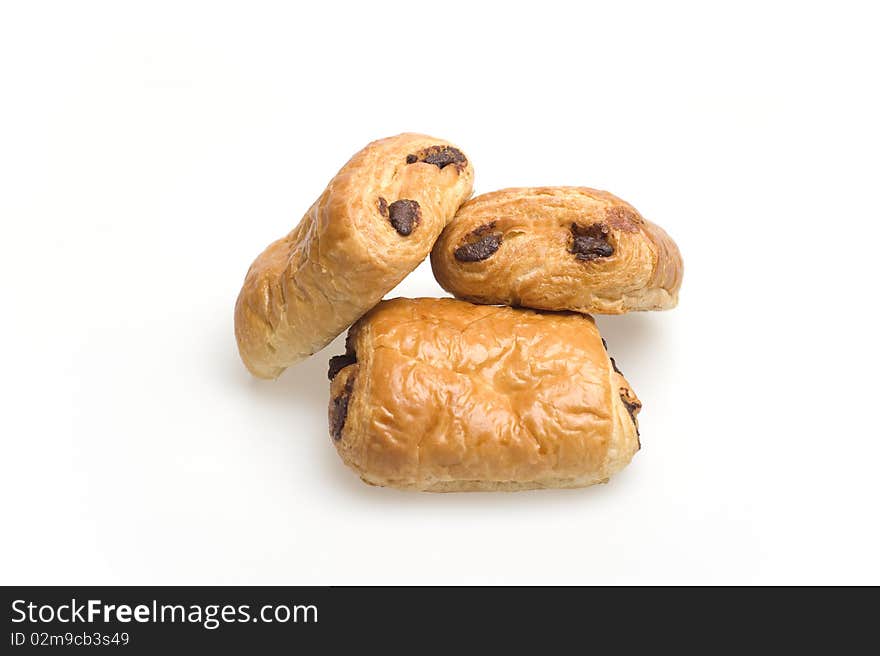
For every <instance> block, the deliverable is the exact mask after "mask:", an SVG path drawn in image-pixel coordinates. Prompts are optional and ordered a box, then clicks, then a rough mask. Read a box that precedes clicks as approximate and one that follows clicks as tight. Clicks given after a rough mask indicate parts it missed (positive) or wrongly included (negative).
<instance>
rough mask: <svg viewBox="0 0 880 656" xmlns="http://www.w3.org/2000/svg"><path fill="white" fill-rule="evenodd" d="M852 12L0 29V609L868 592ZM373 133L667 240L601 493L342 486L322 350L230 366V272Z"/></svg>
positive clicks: (870, 195) (91, 20) (113, 22)
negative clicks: (473, 589) (755, 588)
mask: <svg viewBox="0 0 880 656" xmlns="http://www.w3.org/2000/svg"><path fill="white" fill-rule="evenodd" d="M612 4H613V5H614V8H613V9H612V8H610V5H612ZM806 4H809V5H811V6H805V5H806ZM869 7H870V4H869V3H864V4H862V5H850V4H848V3H840V2H835V3H827V4H826V6H825V7H824V8H821V7H816V6H812V3H792V4H791V5H783V4H779V3H766V2H761V3H754V4H751V3H746V4H744V3H735V4H731V5H729V6H728V7H727V8H720V7H718V6H715V5H714V4H713V3H693V4H686V5H682V4H675V5H668V4H666V3H659V4H656V3H652V4H648V3H645V4H638V5H636V4H627V3H596V4H595V5H594V6H587V5H585V4H583V3H570V4H559V3H554V2H548V1H542V2H539V3H537V2H536V3H533V4H522V3H512V4H511V3H504V4H503V5H501V4H499V5H498V6H495V7H494V8H489V7H488V5H487V6H485V7H484V3H477V2H463V3H456V2H441V3H413V2H401V3H394V4H390V3H378V2H369V3H357V4H356V5H352V6H350V7H347V8H343V7H342V6H339V5H337V6H331V3H285V4H282V5H279V6H274V5H264V4H256V3H250V2H248V3H244V2H243V3H240V4H239V5H237V6H230V5H226V4H221V3H205V4H204V5H197V4H189V3H180V2H173V3H167V4H164V3H156V2H149V3H138V4H135V3H116V2H107V3H101V4H95V3H57V4H47V3H32V2H9V3H3V5H2V9H0V94H2V95H0V218H2V233H0V234H2V236H0V281H2V283H0V284H2V292H3V310H2V312H3V319H2V322H0V343H2V344H3V345H4V357H3V367H2V378H0V386H2V390H0V391H2V397H0V398H2V399H3V400H4V401H3V406H2V411H0V431H2V448H3V453H2V457H0V467H2V471H0V494H2V496H0V503H2V525H3V535H4V537H3V539H2V541H0V552H2V553H0V555H2V559H0V575H2V576H0V582H2V583H95V584H97V583H156V584H158V583H279V584H280V583H285V584H342V583H347V584H355V583H749V582H751V583H808V582H810V583H858V582H863V583H868V582H871V583H875V584H876V583H880V559H878V558H877V552H878V549H880V529H878V521H877V516H878V512H877V506H878V500H880V486H878V476H877V463H878V455H880V435H878V430H877V427H876V419H875V413H874V405H875V400H874V397H875V395H876V393H877V370H878V369H877V366H878V359H877V346H876V340H877V321H876V319H875V318H874V317H873V312H871V313H870V314H869V312H868V311H867V310H866V309H865V308H866V307H870V306H874V305H876V301H875V296H876V293H877V278H878V275H877V272H876V270H875V265H876V258H877V255H876V254H877V246H876V244H877V238H878V219H880V216H878V202H877V185H878V179H880V176H878V173H880V171H878V149H880V139H878V115H880V103H878V84H877V66H876V64H877V62H878V61H880V48H878V41H877V38H876V36H877V35H876V25H877V16H875V15H871V14H870V13H869ZM404 130H418V131H424V132H427V133H429V134H435V135H437V136H441V137H445V138H448V139H450V140H453V141H455V142H457V143H459V144H460V145H461V146H462V147H463V148H464V149H465V150H466V151H467V153H468V155H469V156H470V157H471V159H472V160H473V162H474V163H475V166H476V171H477V192H478V193H480V192H485V191H490V190H493V189H497V188H500V187H505V186H515V185H534V184H585V185H590V186H595V187H599V188H603V189H608V190H610V191H612V192H614V193H616V194H618V195H620V196H622V197H623V198H625V199H627V200H629V201H630V202H632V203H633V204H634V205H635V206H636V207H637V208H639V210H640V211H641V212H642V213H643V214H644V215H645V216H646V217H648V218H650V219H652V220H654V221H656V222H658V223H660V224H661V225H663V226H664V227H665V228H666V229H667V230H668V231H669V232H670V234H672V235H673V237H674V238H675V239H676V240H677V241H678V244H679V245H680V247H681V250H682V252H683V253H684V257H685V261H686V272H685V281H684V287H683V290H682V294H681V304H680V306H679V308H678V309H676V310H675V311H672V312H666V313H653V314H640V315H631V316H624V317H619V318H600V319H599V323H600V327H601V328H602V330H603V332H604V334H605V335H606V337H607V339H608V343H609V345H610V348H611V352H612V354H613V355H615V356H616V358H617V360H618V362H619V363H620V366H621V368H622V369H623V371H624V372H625V373H626V374H627V376H628V378H629V380H630V381H631V382H632V384H633V386H634V388H635V389H636V391H637V392H638V394H639V395H640V396H641V398H642V400H643V401H644V404H645V409H644V412H643V413H642V414H641V416H640V422H641V429H642V443H643V446H644V448H643V450H642V451H641V453H639V454H638V455H637V456H636V458H635V460H634V461H633V464H632V465H631V467H630V468H629V469H627V470H626V471H625V472H624V473H623V474H621V475H620V476H618V477H617V478H616V479H613V480H612V482H611V483H610V484H609V485H607V486H601V487H597V488H594V489H588V490H581V491H549V492H529V493H518V494H507V495H492V494H472V495H435V496H432V495H418V494H412V493H410V494H406V493H400V492H396V491H393V490H385V489H376V488H370V487H366V486H364V485H362V484H361V483H360V482H359V481H358V479H357V478H356V477H355V476H354V475H353V474H352V473H351V472H349V471H348V470H347V469H346V468H345V467H344V466H343V465H342V464H341V463H340V461H339V460H338V458H337V456H336V453H335V451H334V449H333V448H332V446H331V444H330V442H329V439H328V437H327V436H326V432H327V431H326V402H327V396H328V391H327V390H328V384H327V381H326V377H325V372H326V364H327V359H328V358H329V357H330V356H331V355H333V354H335V353H339V352H341V348H340V342H341V340H339V341H337V343H336V344H334V345H333V346H332V347H331V348H329V349H328V350H326V351H324V352H322V353H321V354H319V355H318V356H316V357H314V358H313V359H311V360H310V361H308V362H306V363H304V364H302V365H300V366H298V367H296V368H295V369H292V370H290V371H289V372H288V373H287V374H286V375H284V377H283V378H282V379H281V380H279V381H278V382H276V383H268V382H261V381H257V380H253V379H251V378H249V377H248V375H247V374H246V372H245V370H244V368H243V367H242V366H241V364H240V363H239V361H238V357H237V354H236V350H235V342H234V339H233V333H232V307H233V303H234V300H235V297H236V294H237V292H238V288H239V285H240V283H241V280H242V278H243V276H244V273H245V270H246V269H247V267H248V265H249V264H250V262H251V260H252V259H253V258H254V257H255V256H256V255H257V253H258V252H259V251H260V250H261V249H262V248H263V247H264V246H265V245H267V244H268V243H269V242H270V241H271V240H273V239H275V238H276V237H279V236H281V235H282V234H284V233H285V232H286V231H287V230H289V229H290V227H291V226H292V225H293V224H294V223H295V222H296V221H298V220H299V218H300V216H301V215H302V213H303V212H304V210H305V209H306V208H307V207H308V205H309V204H310V203H311V202H312V200H313V199H314V198H315V197H316V196H317V194H318V193H320V191H321V190H322V189H323V187H324V185H325V184H326V182H327V180H329V178H330V177H331V176H332V175H333V173H335V171H336V170H337V169H338V168H339V167H340V166H341V165H342V164H343V163H344V162H345V161H346V159H347V158H348V157H349V156H350V155H351V154H352V153H353V152H355V151H356V150H358V149H359V148H361V147H362V146H363V145H364V144H366V143H367V142H368V141H370V140H371V139H374V138H378V137H382V136H386V135H389V134H394V133H397V132H401V131H404ZM441 293H442V291H441V289H440V288H439V286H438V285H437V284H436V283H435V282H434V280H433V278H432V276H431V272H430V268H429V267H428V266H426V265H423V266H421V267H420V268H419V269H418V270H417V271H416V272H415V273H414V274H413V275H412V276H410V277H409V278H407V279H406V280H405V281H404V282H403V284H402V285H401V286H400V287H399V288H398V289H397V290H396V291H395V293H394V295H429V296H430V295H440V294H441Z"/></svg>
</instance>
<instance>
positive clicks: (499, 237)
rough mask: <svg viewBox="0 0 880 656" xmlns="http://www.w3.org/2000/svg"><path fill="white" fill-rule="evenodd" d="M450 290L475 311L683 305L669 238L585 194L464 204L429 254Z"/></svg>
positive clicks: (549, 190) (490, 198) (619, 204)
mask: <svg viewBox="0 0 880 656" xmlns="http://www.w3.org/2000/svg"><path fill="white" fill-rule="evenodd" d="M431 265H432V267H433V269H434V275H435V277H436V278H437V280H438V282H439V283H440V284H441V285H442V286H443V288H444V289H446V290H447V291H449V292H450V293H452V294H454V295H455V296H457V297H459V298H463V299H467V300H469V301H473V302H475V303H490V304H504V305H521V306H524V307H531V308H539V309H544V310H575V311H578V312H596V313H601V314H622V313H624V312H629V311H632V310H666V309H669V308H672V307H675V305H676V303H677V302H678V290H679V287H681V277H682V261H681V254H680V253H679V251H678V247H677V246H676V245H675V242H673V241H672V239H671V238H670V237H669V235H667V234H666V233H665V232H664V231H663V229H662V228H660V227H659V226H656V225H654V224H653V223H650V222H648V221H646V220H645V219H643V218H642V216H641V215H640V214H639V213H638V212H637V211H636V210H635V208H633V207H632V205H630V204H628V203H626V202H624V201H622V200H620V199H619V198H617V197H616V196H613V195H611V194H609V193H608V192H605V191H597V190H595V189H588V188H586V187H533V188H521V189H504V190H502V191H495V192H492V193H488V194H483V195H482V196H477V197H476V198H473V199H471V200H470V201H468V202H467V203H465V204H464V205H463V206H462V207H461V209H459V211H458V214H456V216H455V218H454V219H453V221H452V223H450V224H449V225H448V226H447V227H446V229H445V230H444V231H443V234H442V235H441V236H440V239H439V240H438V241H437V243H436V244H435V246H434V249H433V251H432V252H431Z"/></svg>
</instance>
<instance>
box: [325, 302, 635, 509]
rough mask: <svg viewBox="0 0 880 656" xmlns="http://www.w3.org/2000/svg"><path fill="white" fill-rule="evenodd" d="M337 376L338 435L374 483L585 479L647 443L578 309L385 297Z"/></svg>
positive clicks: (606, 472)
mask: <svg viewBox="0 0 880 656" xmlns="http://www.w3.org/2000/svg"><path fill="white" fill-rule="evenodd" d="M329 376H330V379H331V381H332V382H331V384H330V409H329V419H330V436H331V440H332V441H333V443H334V444H335V446H336V449H337V450H338V451H339V454H340V456H341V457H342V459H343V461H345V463H346V464H347V465H349V466H350V467H351V468H353V469H354V470H355V471H356V472H358V473H359V474H360V476H361V478H363V480H364V481H366V482H367V483H372V484H374V485H385V486H390V487H397V488H405V489H413V490H425V491H430V492H454V491H470V490H527V489H533V488H547V487H583V486H586V485H592V484H594V483H600V482H605V481H607V480H608V478H609V477H610V476H611V475H612V474H614V473H615V472H617V471H619V470H620V469H622V468H623V467H624V466H625V465H626V464H627V463H628V462H629V461H630V459H631V458H632V456H633V454H635V452H636V451H637V450H638V449H639V438H638V429H637V426H636V414H637V413H638V411H639V408H640V407H641V404H640V403H639V400H638V398H637V397H636V395H635V393H634V392H633V390H632V388H631V387H630V386H629V383H627V381H626V379H624V377H623V376H622V375H621V373H620V372H619V371H618V370H617V368H616V366H615V364H614V362H613V360H611V358H609V356H608V354H607V352H606V350H605V347H604V344H603V340H602V338H601V337H600V336H599V331H598V329H597V328H596V325H595V323H594V322H593V320H592V318H590V317H588V316H584V315H581V314H576V313H549V312H543V313H542V312H535V311H532V310H525V309H516V308H509V307H491V306H486V305H472V304H471V303H466V302H464V301H457V300H454V299H448V298H447V299H433V298H421V299H405V298H398V299H394V300H391V301H383V302H382V303H381V304H380V305H378V306H377V307H376V308H374V309H373V310H372V311H371V312H369V313H368V314H367V315H366V316H364V317H363V318H362V319H361V320H360V321H358V322H357V323H356V324H355V325H354V326H352V328H351V330H350V331H349V334H348V339H347V341H346V354H345V355H342V356H337V357H335V358H333V359H332V360H331V361H330V371H329Z"/></svg>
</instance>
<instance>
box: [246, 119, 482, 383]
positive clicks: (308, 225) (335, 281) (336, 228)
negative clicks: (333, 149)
mask: <svg viewBox="0 0 880 656" xmlns="http://www.w3.org/2000/svg"><path fill="white" fill-rule="evenodd" d="M472 188H473V167H472V166H471V164H470V162H469V161H468V160H467V158H466V157H465V156H464V154H463V153H462V152H461V151H460V150H459V149H457V148H455V147H454V146H453V145H452V144H450V143H448V142H446V141H443V140H442V139H435V138H434V137H429V136H426V135H421V134H401V135H398V136H396V137H389V138H387V139H382V140H379V141H375V142H373V143H371V144H369V145H368V146H367V147H366V148H364V149H363V150H361V151H360V152H358V153H357V154H355V155H354V157H352V158H351V160H350V161H349V162H348V163H347V164H346V165H345V166H344V167H342V169H341V170H340V171H339V173H338V174H337V175H336V177H334V178H333V179H332V180H331V181H330V183H329V184H328V185H327V188H326V189H325V191H324V193H323V194H321V196H320V198H318V200H317V201H315V203H314V204H313V205H312V207H311V208H309V211H308V212H306V214H305V216H304V217H303V218H302V220H301V221H300V223H299V225H297V226H296V227H295V228H294V229H293V230H292V231H291V232H290V234H288V235H287V236H286V237H283V238H281V239H279V240H278V241H276V242H274V243H272V244H271V245H269V247H268V248H266V250H265V251H263V253H261V254H260V256H259V257H257V259H256V260H255V261H254V263H253V264H252V265H251V267H250V270H249V271H248V273H247V276H246V277H245V281H244V284H243V286H242V289H241V292H240V294H239V297H238V301H237V302H236V305H235V335H236V340H237V342H238V348H239V353H240V354H241V358H242V360H243V361H244V364H245V365H246V366H247V368H248V370H250V372H251V373H252V374H254V375H255V376H259V377H261V378H276V377H277V376H278V375H280V374H281V372H282V371H284V369H285V368H286V367H288V366H290V365H291V364H294V363H295V362H297V361H299V360H302V359H303V358H306V357H308V356H309V355H311V354H313V353H315V352H316V351H318V350H319V349H321V348H323V347H324V346H326V345H327V344H329V343H330V341H332V340H333V338H334V337H336V336H337V335H339V334H340V333H341V332H342V331H344V330H345V329H346V328H347V327H348V326H350V325H351V324H352V323H353V322H354V321H355V320H357V319H358V318H359V317H360V316H361V315H363V314H364V313H365V312H366V311H367V310H369V309H370V308H372V307H373V306H374V305H375V304H376V303H377V302H378V301H379V300H380V299H381V298H382V297H383V296H384V295H385V294H386V293H387V292H388V291H389V290H390V289H391V288H393V287H394V286H395V285H397V284H398V283H399V282H400V281H401V280H402V279H403V278H404V276H406V274H408V273H409V272H410V271H412V270H413V269H414V268H415V267H416V266H417V265H418V264H419V262H421V261H422V260H423V259H424V258H425V257H426V256H427V255H428V253H429V252H430V250H431V247H432V246H433V245H434V242H435V241H436V239H437V236H438V235H439V234H440V232H441V230H442V229H443V228H444V227H445V226H446V224H447V223H448V222H449V221H450V220H451V218H452V216H453V215H454V214H455V211H456V210H457V209H458V207H459V206H460V205H461V204H462V203H463V202H464V201H465V200H466V199H467V198H468V196H470V194H471V191H472Z"/></svg>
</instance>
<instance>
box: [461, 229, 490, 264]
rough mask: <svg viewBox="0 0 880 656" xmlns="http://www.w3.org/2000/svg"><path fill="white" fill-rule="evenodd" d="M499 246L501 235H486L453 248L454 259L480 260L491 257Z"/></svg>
mask: <svg viewBox="0 0 880 656" xmlns="http://www.w3.org/2000/svg"><path fill="white" fill-rule="evenodd" d="M499 246H501V235H486V236H485V237H480V239H478V240H477V241H474V242H471V243H469V244H462V245H461V246H459V247H458V248H456V249H455V251H454V253H453V254H454V255H455V259H456V260H458V261H459V262H481V261H482V260H485V259H487V258H489V257H491V256H492V255H493V254H494V253H495V251H497V250H498V247H499Z"/></svg>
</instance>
